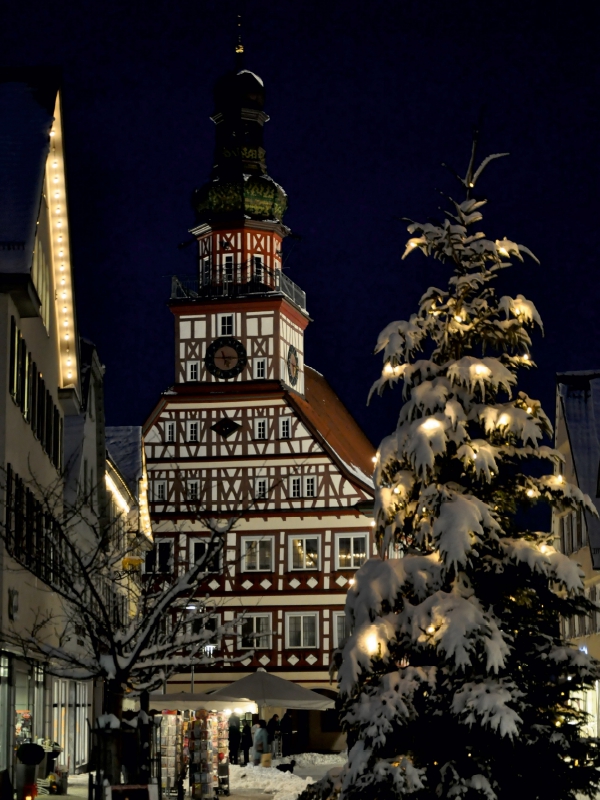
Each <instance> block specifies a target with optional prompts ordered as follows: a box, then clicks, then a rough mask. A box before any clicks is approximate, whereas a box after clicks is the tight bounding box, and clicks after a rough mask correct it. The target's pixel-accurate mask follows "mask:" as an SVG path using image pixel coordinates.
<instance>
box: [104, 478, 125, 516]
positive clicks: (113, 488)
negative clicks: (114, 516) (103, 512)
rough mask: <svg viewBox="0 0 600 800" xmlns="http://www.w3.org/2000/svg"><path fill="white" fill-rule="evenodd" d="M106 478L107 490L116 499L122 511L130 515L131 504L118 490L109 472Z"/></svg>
mask: <svg viewBox="0 0 600 800" xmlns="http://www.w3.org/2000/svg"><path fill="white" fill-rule="evenodd" d="M104 477H105V480H106V488H107V489H108V491H109V492H110V493H111V494H112V496H113V497H114V499H115V502H116V504H117V505H118V506H119V508H120V509H121V511H124V512H125V513H126V514H129V503H128V502H127V500H125V498H124V497H123V495H122V494H121V492H120V491H119V489H118V488H117V484H116V483H115V482H114V481H113V479H112V478H111V477H110V475H109V474H108V472H107V473H106V474H105V476H104Z"/></svg>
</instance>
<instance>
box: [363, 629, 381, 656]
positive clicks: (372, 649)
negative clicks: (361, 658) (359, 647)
mask: <svg viewBox="0 0 600 800" xmlns="http://www.w3.org/2000/svg"><path fill="white" fill-rule="evenodd" d="M365 646H366V648H367V653H368V654H369V655H370V656H373V655H375V653H376V652H377V651H378V650H379V642H378V640H377V634H376V633H370V634H369V635H368V636H367V637H366V638H365Z"/></svg>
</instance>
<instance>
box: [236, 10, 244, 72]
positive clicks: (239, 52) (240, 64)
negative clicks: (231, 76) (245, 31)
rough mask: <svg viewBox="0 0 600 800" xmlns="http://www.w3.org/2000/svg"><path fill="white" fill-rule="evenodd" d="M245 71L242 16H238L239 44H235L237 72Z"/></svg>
mask: <svg viewBox="0 0 600 800" xmlns="http://www.w3.org/2000/svg"><path fill="white" fill-rule="evenodd" d="M241 69H244V45H243V44H242V15H241V14H238V15H237V42H236V44H235V71H236V72H239V71H240V70H241Z"/></svg>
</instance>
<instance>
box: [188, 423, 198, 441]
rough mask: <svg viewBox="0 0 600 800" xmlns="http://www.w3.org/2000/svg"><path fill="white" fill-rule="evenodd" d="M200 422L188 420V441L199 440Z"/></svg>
mask: <svg viewBox="0 0 600 800" xmlns="http://www.w3.org/2000/svg"><path fill="white" fill-rule="evenodd" d="M198 428H199V423H198V422H195V421H194V422H188V437H187V438H188V442H197V441H198Z"/></svg>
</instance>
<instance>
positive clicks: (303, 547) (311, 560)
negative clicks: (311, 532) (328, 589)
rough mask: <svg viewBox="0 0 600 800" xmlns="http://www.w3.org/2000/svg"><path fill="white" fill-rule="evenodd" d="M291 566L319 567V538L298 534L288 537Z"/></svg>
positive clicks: (295, 567) (298, 567) (300, 567)
mask: <svg viewBox="0 0 600 800" xmlns="http://www.w3.org/2000/svg"><path fill="white" fill-rule="evenodd" d="M290 547H291V559H290V560H291V568H292V569H319V539H318V538H317V537H316V536H298V537H294V538H293V539H290Z"/></svg>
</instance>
